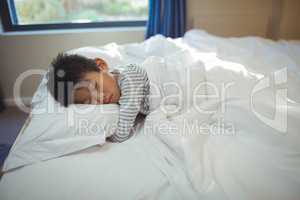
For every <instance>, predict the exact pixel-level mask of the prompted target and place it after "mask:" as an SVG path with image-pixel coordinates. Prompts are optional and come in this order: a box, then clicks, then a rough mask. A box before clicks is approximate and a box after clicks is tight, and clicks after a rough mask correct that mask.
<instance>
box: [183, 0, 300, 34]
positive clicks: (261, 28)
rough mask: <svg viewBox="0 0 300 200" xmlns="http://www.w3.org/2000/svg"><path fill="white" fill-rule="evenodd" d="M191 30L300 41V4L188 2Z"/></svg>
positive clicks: (283, 0)
mask: <svg viewBox="0 0 300 200" xmlns="http://www.w3.org/2000/svg"><path fill="white" fill-rule="evenodd" d="M187 4H188V5H187V7H188V16H187V20H188V21H187V24H188V27H189V28H192V27H196V28H201V29H204V30H207V31H208V32H210V33H213V34H216V35H221V36H248V35H255V36H261V37H267V38H271V39H300V23H298V19H300V1H299V0H187Z"/></svg>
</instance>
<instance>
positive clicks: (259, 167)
mask: <svg viewBox="0 0 300 200" xmlns="http://www.w3.org/2000/svg"><path fill="white" fill-rule="evenodd" d="M115 48H117V49H118V51H120V52H121V55H122V57H123V59H125V60H126V61H125V62H124V63H126V62H132V61H136V62H138V63H142V62H143V61H144V60H145V59H146V58H148V57H150V56H155V57H160V58H161V59H163V60H165V61H166V60H168V59H170V58H171V59H172V60H173V61H176V59H178V60H179V65H180V63H181V64H185V63H186V65H187V66H191V65H190V64H191V63H189V62H190V61H191V59H186V58H187V57H186V55H188V56H190V55H191V56H192V63H195V62H196V63H198V64H199V65H193V67H196V68H197V66H198V67H201V66H202V67H203V66H204V67H205V73H206V74H205V77H206V78H205V79H206V81H209V82H211V83H213V84H215V86H216V88H218V89H220V88H221V85H222V83H228V82H234V83H235V85H233V86H232V87H230V88H229V89H228V93H227V94H226V96H225V97H224V98H221V96H218V97H214V98H206V99H204V100H203V101H199V102H197V105H200V107H201V108H202V109H204V110H206V111H212V110H215V112H210V113H199V112H197V111H195V109H194V108H190V107H184V108H185V109H183V110H181V112H177V113H175V114H174V113H173V114H172V115H168V113H165V112H162V111H161V110H159V109H158V110H156V112H153V113H151V114H150V115H149V116H148V118H147V120H146V122H145V124H144V126H141V127H140V129H139V132H138V134H137V136H136V137H135V138H133V139H131V140H129V141H126V142H124V143H122V144H107V146H103V147H102V148H101V147H95V148H93V149H90V150H86V151H83V152H78V153H76V154H74V155H69V156H65V157H60V158H57V159H54V160H50V161H47V162H41V163H38V164H34V165H31V166H26V167H23V168H20V169H17V170H15V171H12V172H9V173H7V174H5V175H4V176H3V178H2V180H1V182H0V199H4V200H5V199H41V198H42V199H47V198H48V199H53V198H60V199H74V200H76V199H82V198H86V197H88V198H89V199H101V198H102V199H120V198H121V199H224V200H225V199H237V200H238V199H262V200H263V199H289V200H298V199H299V196H300V191H299V188H300V170H299V169H300V148H299V147H300V134H299V128H300V126H299V121H300V106H299V102H300V101H299V100H300V93H299V91H300V84H298V83H300V82H299V80H300V78H299V72H300V67H299V60H298V58H299V57H300V55H299V45H298V44H297V42H293V43H289V42H286V41H280V42H278V43H275V42H272V41H269V40H264V39H261V38H253V37H249V38H231V39H226V38H221V37H216V36H212V35H209V34H207V33H205V32H203V31H199V30H193V31H190V32H188V33H187V34H186V35H185V37H184V38H181V39H177V40H170V39H165V38H163V37H161V36H157V37H154V38H152V39H150V40H148V41H146V42H144V43H142V44H129V45H124V46H117V47H116V46H115ZM186 53H187V54H186ZM172 55H176V56H175V57H172ZM174 65H176V66H178V63H177V64H176V62H174ZM283 69H284V70H283ZM274 72H276V73H275V74H274ZM282 73H283V74H282ZM180 74H181V73H180ZM285 78H286V79H287V83H285V81H284V80H285ZM180 80H182V79H180ZM262 80H267V81H266V82H268V83H271V82H274V81H279V83H280V86H277V85H276V84H270V85H269V87H266V88H265V90H263V91H262V93H259V94H258V95H256V96H255V99H254V100H255V101H254V102H255V103H256V104H255V107H254V108H253V107H251V98H249V95H251V92H252V91H253V89H254V88H255V87H256V86H257V85H259V84H260V82H261V81H262ZM263 83H265V82H263ZM264 86H265V85H263V87H264ZM285 88H287V96H284V94H285V93H284V92H283V93H280V94H279V96H276V95H277V93H276V92H278V91H279V90H280V89H285ZM259 89H261V88H259ZM207 92H209V90H207ZM276 97H278V99H276ZM274 99H276V101H275V100H274ZM274 102H275V103H274ZM276 102H277V103H276ZM285 103H286V104H285ZM222 105H225V107H224V108H225V112H223V110H222V108H223V107H222ZM274 105H277V106H278V108H279V110H278V113H277V114H281V113H285V111H287V112H286V119H287V122H286V124H284V118H282V119H281V118H279V121H276V120H275V123H273V124H272V120H269V121H268V120H266V119H271V117H272V116H274ZM173 106H175V107H176V106H178V104H177V103H176V102H175V103H174V105H173ZM284 106H286V107H285V108H286V110H284V109H281V108H282V107H284ZM253 111H256V113H255V112H253ZM270 116H271V117H270ZM275 119H276V118H275ZM195 120H198V121H197V122H198V123H199V122H200V123H202V124H203V123H204V124H206V125H207V126H208V127H209V126H212V127H213V128H211V129H210V128H207V127H204V129H201V131H200V132H198V134H192V135H190V134H188V133H190V132H189V131H191V130H190V128H191V127H186V126H185V125H186V124H185V123H193V122H194V121H195ZM280 120H283V121H280ZM218 122H220V124H218ZM160 124H165V125H166V124H167V125H168V126H169V127H170V126H172V128H173V129H172V130H171V132H170V133H171V134H166V133H165V132H164V130H162V129H159V125H160ZM146 125H147V126H151V127H152V129H150V132H149V129H146V127H147V126H146ZM153 125H154V126H153ZM278 125H280V126H278ZM285 125H286V127H285ZM214 127H217V129H216V128H214ZM148 128H149V127H148ZM232 128H233V131H232ZM285 128H286V129H285ZM197 130H199V129H197ZM53 174H54V175H53ZM24 185H26V186H24ZM49 188H50V189H49Z"/></svg>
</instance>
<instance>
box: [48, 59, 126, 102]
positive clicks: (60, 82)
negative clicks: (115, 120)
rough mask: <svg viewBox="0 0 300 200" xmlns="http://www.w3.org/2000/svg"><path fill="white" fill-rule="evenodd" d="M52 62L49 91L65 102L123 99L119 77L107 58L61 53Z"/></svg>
mask: <svg viewBox="0 0 300 200" xmlns="http://www.w3.org/2000/svg"><path fill="white" fill-rule="evenodd" d="M51 64H52V68H51V69H50V71H49V76H48V90H49V91H50V93H51V95H52V96H53V97H54V98H55V100H56V101H58V102H59V103H61V104H62V105H64V106H68V105H69V104H72V103H80V104H108V103H117V102H118V101H119V98H120V95H121V94H120V89H119V87H118V84H117V78H116V77H115V76H114V75H113V74H111V73H110V72H109V71H108V66H107V64H106V62H105V61H104V60H103V59H101V58H96V59H89V58H86V57H84V56H80V55H76V54H73V55H67V54H58V56H57V57H56V58H55V59H54V60H53V61H52V63H51Z"/></svg>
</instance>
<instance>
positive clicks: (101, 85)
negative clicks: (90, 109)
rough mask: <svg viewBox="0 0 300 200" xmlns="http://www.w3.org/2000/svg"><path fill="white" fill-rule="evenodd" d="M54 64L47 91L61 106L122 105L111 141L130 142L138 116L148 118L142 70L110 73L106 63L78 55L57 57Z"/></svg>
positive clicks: (145, 79) (147, 89) (134, 68)
mask: <svg viewBox="0 0 300 200" xmlns="http://www.w3.org/2000/svg"><path fill="white" fill-rule="evenodd" d="M51 64H52V68H51V70H50V71H49V74H48V75H49V77H48V80H49V81H48V90H49V92H50V93H51V95H52V96H53V97H54V99H55V100H56V101H58V102H59V103H60V104H61V105H63V106H65V107H67V106H68V105H69V104H74V103H75V104H112V103H115V104H119V105H120V112H119V122H118V128H117V131H116V132H115V133H114V134H113V135H112V136H110V137H109V138H107V140H108V141H110V142H123V141H125V140H127V139H128V138H130V136H132V134H133V130H134V122H135V120H136V117H137V115H138V114H143V115H147V114H149V92H150V83H149V80H148V76H147V72H146V71H145V70H144V69H143V68H141V67H139V66H137V65H134V64H130V65H128V66H126V67H125V68H124V70H122V71H116V70H115V71H114V72H110V71H109V69H108V65H107V63H106V62H105V61H104V60H103V59H101V58H95V59H90V58H86V57H84V56H80V55H76V54H73V55H68V54H58V56H57V57H56V58H55V59H54V60H53V61H52V63H51Z"/></svg>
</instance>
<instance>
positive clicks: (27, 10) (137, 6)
mask: <svg viewBox="0 0 300 200" xmlns="http://www.w3.org/2000/svg"><path fill="white" fill-rule="evenodd" d="M1 13H2V22H3V25H4V29H5V30H6V31H17V30H37V29H39V30H41V29H64V28H89V27H115V26H144V25H145V24H146V20H147V18H148V0H6V1H4V3H2V4H1Z"/></svg>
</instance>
